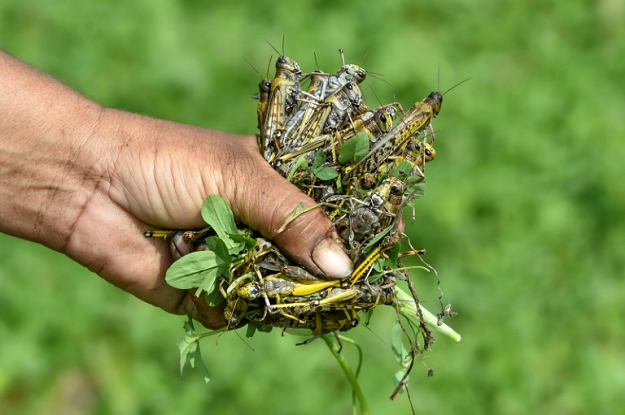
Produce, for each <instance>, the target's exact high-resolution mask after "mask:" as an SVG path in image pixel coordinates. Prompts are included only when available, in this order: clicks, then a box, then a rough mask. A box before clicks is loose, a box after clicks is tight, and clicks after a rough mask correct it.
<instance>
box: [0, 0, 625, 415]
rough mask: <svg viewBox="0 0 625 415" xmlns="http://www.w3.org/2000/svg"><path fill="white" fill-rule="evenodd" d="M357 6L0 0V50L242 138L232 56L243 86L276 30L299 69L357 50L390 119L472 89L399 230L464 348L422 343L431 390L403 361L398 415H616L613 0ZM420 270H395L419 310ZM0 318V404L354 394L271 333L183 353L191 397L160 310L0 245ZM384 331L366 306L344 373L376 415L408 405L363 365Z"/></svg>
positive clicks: (303, 407) (241, 407)
mask: <svg viewBox="0 0 625 415" xmlns="http://www.w3.org/2000/svg"><path fill="white" fill-rule="evenodd" d="M450 6H453V7H450ZM355 10H356V5H355V4H353V3H348V2H344V3H337V2H334V3H330V2H308V3H301V4H298V5H297V7H293V5H292V4H290V3H289V4H287V3H279V2H278V3H276V2H275V1H274V2H268V1H260V2H258V1H255V2H244V3H239V4H236V5H233V4H232V3H222V4H219V3H211V4H210V5H208V4H207V3H203V2H197V1H189V2H179V1H172V0H159V1H157V2H145V1H136V0H130V1H126V2H115V4H114V5H113V4H111V5H108V4H107V3H106V2H84V1H78V0H69V1H63V2H50V1H43V0H26V1H21V2H17V1H13V2H10V1H9V2H0V39H1V40H0V47H1V48H2V49H3V50H5V51H7V52H8V53H11V54H12V55H14V56H17V57H19V58H21V59H23V60H25V61H26V62H28V63H31V64H32V65H34V66H36V67H38V68H40V69H42V70H43V71H45V72H48V73H50V74H52V75H53V76H54V77H56V78H58V79H60V80H62V81H63V82H66V83H68V84H69V85H70V86H71V87H73V88H74V89H76V90H77V91H79V92H81V93H84V94H86V95H87V96H88V97H90V98H92V99H94V100H95V101H97V102H99V103H100V104H102V105H104V106H105V107H113V108H119V109H124V110H129V111H134V112H138V113H141V114H147V115H150V116H153V117H159V118H164V119H168V120H172V121H177V122H185V123H190V124H193V125H197V126H201V127H208V128H214V129H221V130H224V131H228V132H233V133H241V134H250V133H254V132H256V113H255V111H256V101H254V100H252V99H250V98H249V97H250V96H251V95H252V94H253V93H254V92H256V91H257V84H258V77H257V76H256V75H255V74H254V72H253V71H252V70H251V69H250V68H249V66H248V65H247V64H246V63H245V62H244V61H243V60H242V59H241V57H240V56H241V55H245V56H246V57H247V58H248V59H249V60H250V61H251V62H252V63H253V64H254V65H255V66H256V67H257V68H259V70H260V71H261V73H264V68H265V67H266V64H267V62H268V60H269V56H270V55H272V54H274V60H273V62H275V53H274V52H273V51H272V50H271V49H270V48H269V47H268V46H265V43H264V41H263V40H262V37H261V36H265V37H266V38H267V39H269V40H270V41H271V42H272V43H274V44H276V45H277V47H278V48H280V46H279V44H280V42H281V39H282V34H285V39H286V41H285V51H286V53H287V55H289V56H290V57H292V58H294V59H296V60H297V61H298V62H299V63H300V65H301V66H302V68H310V69H314V68H315V67H316V65H315V62H314V56H313V52H315V53H316V55H317V58H318V60H319V64H320V66H321V67H322V69H325V70H332V69H336V68H338V66H339V65H340V58H339V57H338V54H337V52H336V51H337V49H338V48H339V47H341V48H343V49H344V50H345V53H346V60H347V61H348V62H352V63H357V64H359V63H360V62H361V60H362V57H363V56H364V55H365V52H367V51H368V52H369V53H368V56H367V58H366V60H365V62H364V64H363V66H364V67H365V68H366V69H367V70H370V71H373V72H377V73H381V74H383V77H384V79H386V80H388V81H389V82H391V84H390V85H387V84H385V83H383V82H380V81H378V80H376V79H373V77H371V78H369V77H368V81H370V82H371V84H372V85H373V87H374V88H375V90H376V93H377V94H378V95H379V96H380V98H381V100H382V101H383V102H384V103H387V102H390V101H394V100H397V101H399V102H401V103H402V105H403V106H404V108H406V109H407V108H408V107H409V106H411V105H412V104H413V103H414V102H415V101H416V100H420V99H422V98H424V97H425V96H427V94H429V92H430V91H432V90H436V89H439V90H441V92H443V91H444V90H445V89H446V88H447V87H449V86H451V85H453V84H455V83H456V82H457V81H459V80H462V79H465V78H467V77H473V79H472V80H471V81H469V82H467V83H465V84H462V85H461V86H459V87H458V88H456V89H454V90H453V91H451V92H449V93H448V94H446V95H445V99H444V103H443V106H442V110H441V113H440V115H439V117H438V118H436V119H435V120H434V122H433V126H434V129H435V130H436V140H435V142H434V147H435V148H436V150H437V156H436V159H435V160H434V161H432V162H431V163H428V164H427V166H426V170H427V171H426V174H427V176H428V191H427V196H426V197H424V198H422V199H420V200H419V201H418V202H417V203H416V204H415V209H416V221H415V223H414V224H413V223H411V221H410V219H408V220H407V224H406V232H407V233H409V234H410V236H411V239H412V242H413V244H414V245H415V247H416V248H426V249H427V255H426V256H425V257H424V258H425V259H426V260H427V261H428V263H430V264H432V265H433V266H435V267H436V268H437V270H438V273H439V276H440V278H441V284H442V289H443V291H444V294H445V297H444V298H443V301H446V300H449V301H451V302H452V303H453V306H454V309H456V310H457V311H459V315H458V317H456V318H455V320H451V321H450V324H451V323H453V326H454V327H455V328H456V329H457V330H458V331H459V332H462V333H463V335H464V339H463V341H462V343H460V344H455V343H453V342H450V341H447V340H446V339H445V338H444V337H443V336H440V335H438V336H437V342H436V343H435V344H434V346H433V349H434V353H432V354H431V355H428V356H427V359H426V360H424V361H423V362H424V363H427V366H428V367H431V368H433V369H434V370H435V373H436V375H435V376H434V377H432V378H428V377H427V370H426V369H425V368H424V366H423V364H422V362H420V361H417V362H415V368H414V370H413V371H412V372H411V383H410V385H409V390H410V393H411V396H412V398H413V401H415V402H418V404H417V410H418V413H419V412H420V413H433V414H436V413H439V414H445V413H469V414H487V413H496V414H502V415H513V414H531V413H567V414H585V413H615V412H618V408H619V407H621V402H622V393H623V390H625V380H624V379H623V376H622V373H623V370H624V368H625V360H624V358H623V352H622V337H623V329H622V325H623V321H624V320H625V306H624V304H625V280H624V279H623V278H622V275H621V274H622V271H621V270H622V269H624V268H625V252H624V251H623V249H622V247H623V246H624V244H625V216H624V215H623V212H622V211H623V206H625V193H624V192H623V189H622V188H623V186H622V180H621V178H622V177H625V165H624V164H623V162H622V160H623V159H625V146H624V145H623V140H622V138H623V137H625V127H624V126H623V123H622V121H620V120H621V118H622V114H624V113H625V101H624V99H623V94H622V86H621V85H622V74H623V73H625V60H624V59H623V58H622V57H623V56H625V23H624V22H625V15H624V13H625V11H624V9H623V7H622V5H621V4H620V3H619V2H617V1H600V2H583V1H577V0H573V1H564V0H558V1H555V2H543V1H537V0H530V1H526V2H516V3H512V2H495V1H486V0H477V1H473V2H451V3H450V2H414V1H404V2H377V3H371V4H367V5H366V10H367V13H358V14H357V18H354V16H355V14H354V13H355ZM382 16H383V17H382ZM310 22H323V24H322V25H319V24H310ZM485 22H487V23H485ZM372 27H375V28H376V30H375V31H372V30H371V28H372ZM380 33H387V34H388V35H387V36H380V35H379V34H380ZM439 64H440V87H439V86H438V82H437V79H438V75H437V73H438V71H437V67H438V65H439ZM272 66H273V64H272ZM271 72H273V68H272V69H271ZM363 91H364V93H365V95H366V98H367V102H369V103H373V102H375V98H374V97H373V94H372V93H370V92H368V87H367V89H365V88H363ZM207 168H210V166H207ZM128 231H130V230H128ZM233 239H235V238H234V237H233ZM111 243H113V244H114V243H115V241H111ZM417 261H418V260H417ZM404 262H406V264H407V265H411V264H412V263H414V262H413V261H411V260H409V258H405V259H404ZM416 263H417V264H420V262H416ZM434 278H435V276H434V274H433V273H429V274H428V273H423V272H417V273H415V276H414V280H415V284H416V285H417V288H418V290H419V294H420V299H421V300H422V301H423V302H424V304H425V305H426V306H427V307H428V308H430V309H431V310H432V311H435V309H436V302H437V298H438V295H440V294H439V292H438V290H437V288H436V282H435V280H434ZM27 294H28V295H27ZM0 316H1V317H0V339H1V344H2V347H0V408H2V412H3V413H11V414H17V415H22V414H32V413H55V411H56V413H70V412H71V413H80V414H106V413H114V414H122V415H125V414H129V415H131V414H141V413H150V414H165V413H171V412H172V408H175V411H176V412H184V413H189V414H195V413H206V412H216V413H224V414H236V413H273V414H276V415H282V414H290V413H293V408H294V406H293V405H294V404H293V402H294V401H295V402H296V404H297V412H298V413H300V414H303V415H306V414H316V413H319V412H324V413H345V412H346V411H349V407H350V397H349V395H350V393H351V392H350V387H349V385H348V384H347V382H345V381H344V379H343V378H342V376H341V375H340V374H339V373H338V372H337V367H336V363H335V362H334V361H333V360H332V359H331V358H329V356H328V352H327V350H325V347H324V346H323V344H319V343H317V342H318V341H317V342H313V343H311V344H309V345H306V346H299V347H295V346H294V343H295V342H296V340H294V338H291V337H285V338H282V337H280V335H279V334H275V335H274V334H271V335H263V336H260V335H256V336H254V337H253V338H252V339H250V344H251V346H252V347H253V348H254V349H255V351H254V352H252V351H251V350H250V349H249V348H248V347H247V346H246V345H245V344H244V343H243V342H242V341H241V340H240V339H239V338H238V337H237V336H236V335H234V334H233V333H230V334H226V335H223V336H221V337H220V338H219V341H218V344H215V342H213V341H212V339H211V341H205V342H204V343H206V344H204V345H202V346H201V348H203V349H204V350H203V351H204V352H205V353H204V359H205V360H206V362H207V364H208V365H209V367H210V368H211V373H212V381H211V382H210V384H209V385H208V386H205V385H204V382H202V381H201V377H199V376H194V374H193V373H192V372H190V373H187V374H185V376H184V378H183V379H182V380H180V378H179V377H178V376H177V372H178V365H179V361H178V359H177V357H176V346H175V345H174V344H173V341H172V340H171V339H174V338H176V337H177V336H178V335H179V331H180V327H179V324H181V321H182V320H181V317H180V316H174V315H169V314H166V313H164V312H163V311H162V310H160V309H157V308H154V307H152V306H149V305H147V304H144V303H142V302H140V301H137V300H136V299H135V298H134V297H132V296H130V295H128V294H126V293H124V292H122V291H121V290H118V289H117V288H115V287H113V286H112V285H110V284H108V283H106V282H104V281H103V280H102V279H100V278H98V277H96V276H94V275H93V274H91V273H90V272H89V271H88V270H87V269H86V268H83V267H81V266H79V265H78V264H75V263H73V262H71V261H69V260H68V259H67V258H65V257H63V256H62V255H60V254H58V253H55V252H52V251H49V250H46V249H43V248H42V247H40V246H37V245H34V244H31V243H26V242H24V241H20V240H16V239H15V238H11V237H8V236H5V235H0ZM395 318H396V316H395V313H394V311H393V310H392V309H390V307H389V310H387V311H386V312H385V311H382V310H380V311H378V310H376V313H375V316H374V317H373V318H372V319H371V324H370V328H371V331H369V330H362V328H357V329H355V330H353V331H351V332H350V333H349V335H350V337H353V338H354V339H355V340H357V341H358V343H359V344H360V345H361V346H362V347H363V349H364V354H365V356H366V359H367V360H366V363H365V365H364V366H363V368H362V372H361V374H360V376H359V378H358V380H359V382H360V384H361V386H362V389H363V391H364V393H365V395H366V396H367V399H368V403H369V405H370V409H371V412H372V413H374V414H378V413H409V407H408V404H407V402H406V399H405V396H400V397H398V398H396V399H395V400H394V401H389V400H388V396H389V394H390V392H391V391H392V389H393V385H392V382H391V381H390V379H389V381H388V382H387V383H384V380H383V378H382V376H381V373H389V374H391V373H394V371H396V368H397V363H396V362H395V361H394V359H393V356H392V354H391V353H390V352H388V349H389V347H390V346H389V345H385V344H383V343H382V342H380V341H378V339H377V338H376V337H375V335H372V333H371V332H373V333H375V334H376V335H377V336H379V337H380V338H382V339H384V340H386V339H388V338H389V337H388V335H389V331H390V329H391V324H392V322H393V321H394V319H395ZM275 332H276V333H278V332H279V331H275ZM207 350H210V354H207V352H206V351H207ZM342 353H343V354H345V356H346V358H347V359H354V354H353V350H350V349H349V348H345V350H343V351H342ZM242 379H248V380H249V379H253V380H254V382H252V383H249V382H243V383H242ZM251 384H254V385H258V384H262V385H271V387H258V386H247V385H251ZM302 391H305V393H302ZM76 397H80V399H78V398H76ZM292 397H296V398H292ZM615 408H616V409H615Z"/></svg>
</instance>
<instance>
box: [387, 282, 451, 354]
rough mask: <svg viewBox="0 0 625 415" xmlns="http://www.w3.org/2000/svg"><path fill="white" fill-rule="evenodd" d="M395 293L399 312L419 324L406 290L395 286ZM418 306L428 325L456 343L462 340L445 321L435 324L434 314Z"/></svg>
mask: <svg viewBox="0 0 625 415" xmlns="http://www.w3.org/2000/svg"><path fill="white" fill-rule="evenodd" d="M395 294H396V295H397V301H398V302H399V309H400V311H401V314H402V315H403V316H404V317H406V318H407V319H408V320H410V321H412V322H413V323H415V324H416V325H419V319H418V317H417V304H416V303H415V300H414V298H412V297H411V296H410V295H409V294H408V293H407V292H405V291H404V290H402V289H401V288H399V287H395ZM418 307H419V309H421V314H422V315H423V320H425V322H426V323H427V324H428V325H429V326H430V327H432V328H433V329H434V330H436V331H438V332H440V333H442V334H444V335H445V336H447V337H449V338H451V339H452V340H453V341H455V342H456V343H458V342H459V341H460V340H462V336H460V334H458V333H457V332H456V331H454V329H452V328H451V327H449V326H448V325H447V324H445V323H443V324H442V325H440V326H439V325H438V324H437V321H438V319H437V318H436V316H435V315H434V314H432V313H430V312H429V311H428V310H427V309H426V308H424V307H423V306H421V305H420V304H419V305H418Z"/></svg>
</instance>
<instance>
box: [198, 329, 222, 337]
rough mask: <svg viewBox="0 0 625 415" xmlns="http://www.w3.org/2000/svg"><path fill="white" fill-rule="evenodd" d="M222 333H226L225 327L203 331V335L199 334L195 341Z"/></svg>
mask: <svg viewBox="0 0 625 415" xmlns="http://www.w3.org/2000/svg"><path fill="white" fill-rule="evenodd" d="M224 331H226V328H225V327H222V328H220V329H217V330H211V331H205V332H204V333H199V334H198V335H197V339H198V340H200V339H203V338H204V337H210V336H214V335H215V334H219V333H223V332H224Z"/></svg>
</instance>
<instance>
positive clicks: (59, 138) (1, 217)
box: [0, 51, 102, 251]
mask: <svg viewBox="0 0 625 415" xmlns="http://www.w3.org/2000/svg"><path fill="white" fill-rule="evenodd" d="M100 111H101V108H100V107H99V106H98V105H97V104H95V103H93V102H92V101H90V100H88V99H87V98H85V97H83V96H81V95H80V94H78V93H76V92H75V91H73V90H72V89H70V88H68V87H66V86H65V85H63V84H62V83H60V82H58V81H56V80H54V79H53V78H51V77H50V76H48V75H46V74H44V73H42V72H39V71H37V70H36V69H34V68H32V67H30V66H28V65H26V64H24V63H22V62H20V61H18V60H17V59H14V58H12V57H11V56H9V55H7V54H5V53H3V52H1V51H0V231H2V232H5V233H8V234H12V235H15V236H19V237H22V238H26V239H29V240H33V241H36V242H40V243H43V244H44V245H47V246H49V247H51V248H53V249H56V250H60V251H63V250H64V245H65V244H66V242H67V239H68V237H69V235H70V234H71V231H72V226H73V223H74V222H75V220H76V218H77V217H78V216H79V214H80V211H81V209H83V207H84V206H85V204H86V202H87V200H88V199H89V197H90V195H91V194H92V192H93V189H95V186H96V184H97V183H96V182H97V178H98V177H101V169H102V167H101V165H100V164H99V163H98V156H97V155H98V146H99V144H98V143H97V142H93V141H92V140H90V139H91V137H92V136H93V131H95V130H96V128H97V124H98V119H99V113H100Z"/></svg>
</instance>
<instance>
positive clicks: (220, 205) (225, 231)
mask: <svg viewBox="0 0 625 415" xmlns="http://www.w3.org/2000/svg"><path fill="white" fill-rule="evenodd" d="M202 218H203V219H204V221H205V222H206V223H208V224H209V225H210V226H211V227H212V228H213V229H214V230H215V232H216V233H217V236H218V237H219V238H221V239H222V240H223V241H224V243H225V244H226V247H227V248H228V251H230V250H232V249H235V248H237V247H238V246H239V244H237V243H236V242H235V241H233V240H232V238H230V235H231V234H236V233H238V232H239V231H238V229H237V225H236V223H235V222H234V214H233V213H232V210H231V209H230V206H228V203H226V201H225V200H224V199H222V198H221V196H218V195H210V196H209V197H208V198H207V199H206V200H205V201H204V203H203V204H202Z"/></svg>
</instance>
